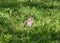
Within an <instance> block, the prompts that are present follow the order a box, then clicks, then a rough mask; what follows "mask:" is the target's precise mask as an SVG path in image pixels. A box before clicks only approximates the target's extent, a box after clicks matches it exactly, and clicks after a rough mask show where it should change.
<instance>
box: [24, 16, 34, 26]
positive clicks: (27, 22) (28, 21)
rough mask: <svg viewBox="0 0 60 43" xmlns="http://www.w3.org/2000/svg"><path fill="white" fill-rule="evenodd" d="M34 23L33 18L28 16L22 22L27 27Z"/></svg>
mask: <svg viewBox="0 0 60 43" xmlns="http://www.w3.org/2000/svg"><path fill="white" fill-rule="evenodd" d="M33 24H34V19H33V17H29V18H28V19H27V20H26V21H25V22H24V26H28V27H32V26H33Z"/></svg>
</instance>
